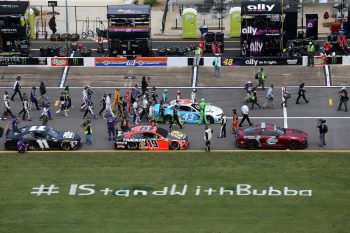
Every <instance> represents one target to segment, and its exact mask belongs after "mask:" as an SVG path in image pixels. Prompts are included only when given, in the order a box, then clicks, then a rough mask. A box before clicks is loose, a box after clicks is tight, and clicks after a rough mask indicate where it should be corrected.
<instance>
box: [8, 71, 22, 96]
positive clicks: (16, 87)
mask: <svg viewBox="0 0 350 233" xmlns="http://www.w3.org/2000/svg"><path fill="white" fill-rule="evenodd" d="M21 79H22V78H21V76H17V78H16V81H15V84H14V85H13V90H14V93H13V95H12V96H11V100H12V101H13V99H14V98H15V96H16V94H18V95H19V98H21V101H23V97H22V93H21V88H22V87H21V85H20V81H21Z"/></svg>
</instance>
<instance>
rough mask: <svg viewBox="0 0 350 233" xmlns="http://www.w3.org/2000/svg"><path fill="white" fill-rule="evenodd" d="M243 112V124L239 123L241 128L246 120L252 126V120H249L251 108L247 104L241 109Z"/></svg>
mask: <svg viewBox="0 0 350 233" xmlns="http://www.w3.org/2000/svg"><path fill="white" fill-rule="evenodd" d="M241 111H242V115H243V118H242V120H241V122H240V123H239V127H242V124H243V122H244V121H245V120H247V121H248V123H249V125H250V126H252V125H253V124H252V122H250V119H249V108H248V106H247V105H246V104H244V105H243V106H242V108H241Z"/></svg>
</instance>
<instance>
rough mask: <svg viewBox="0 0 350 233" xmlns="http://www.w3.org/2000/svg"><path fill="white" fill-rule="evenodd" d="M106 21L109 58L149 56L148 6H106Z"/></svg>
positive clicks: (149, 9)
mask: <svg viewBox="0 0 350 233" xmlns="http://www.w3.org/2000/svg"><path fill="white" fill-rule="evenodd" d="M107 19H108V30H107V37H108V41H109V55H110V56H118V55H123V56H136V55H141V56H150V55H151V52H152V48H151V8H150V6H148V5H112V6H108V10H107Z"/></svg>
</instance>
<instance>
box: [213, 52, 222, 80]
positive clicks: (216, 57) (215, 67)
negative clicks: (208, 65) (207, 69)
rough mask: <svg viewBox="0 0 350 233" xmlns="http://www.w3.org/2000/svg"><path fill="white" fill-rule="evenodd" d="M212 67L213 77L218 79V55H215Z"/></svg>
mask: <svg viewBox="0 0 350 233" xmlns="http://www.w3.org/2000/svg"><path fill="white" fill-rule="evenodd" d="M213 67H214V72H213V76H214V78H219V77H220V59H219V54H218V53H217V54H215V58H214V61H213Z"/></svg>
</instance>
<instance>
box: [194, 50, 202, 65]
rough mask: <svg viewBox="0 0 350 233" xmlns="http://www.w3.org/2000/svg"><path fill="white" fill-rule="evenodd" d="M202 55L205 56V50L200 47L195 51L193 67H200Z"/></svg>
mask: <svg viewBox="0 0 350 233" xmlns="http://www.w3.org/2000/svg"><path fill="white" fill-rule="evenodd" d="M202 54H203V49H202V48H201V47H199V46H198V47H197V48H196V50H195V51H194V59H193V66H199V62H200V60H201V56H202Z"/></svg>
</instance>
